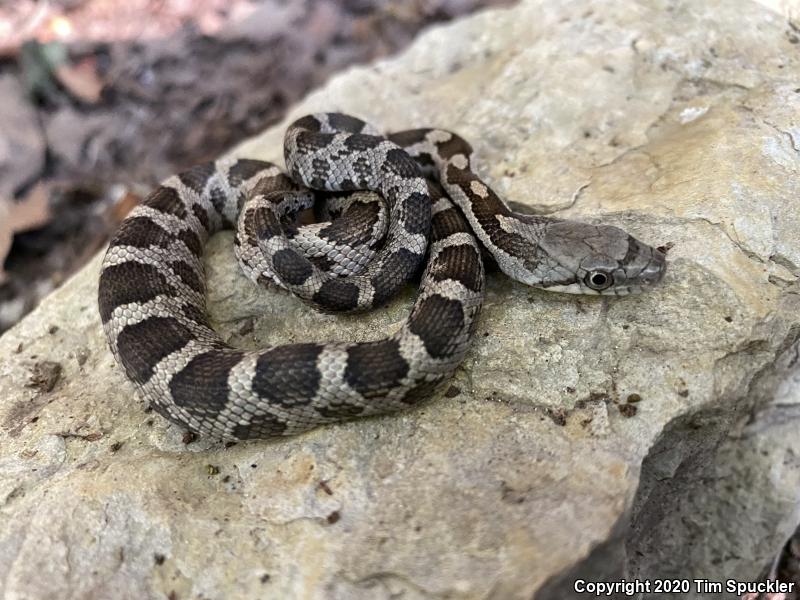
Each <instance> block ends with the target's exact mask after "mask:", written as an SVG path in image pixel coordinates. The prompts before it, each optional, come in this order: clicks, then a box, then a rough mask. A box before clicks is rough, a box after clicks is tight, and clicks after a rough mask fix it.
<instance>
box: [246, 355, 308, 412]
mask: <svg viewBox="0 0 800 600" xmlns="http://www.w3.org/2000/svg"><path fill="white" fill-rule="evenodd" d="M320 352H322V346H321V345H320V344H293V345H291V346H278V347H277V348H274V349H273V350H267V351H266V352H264V353H263V354H261V356H259V357H258V362H257V363H256V373H255V376H254V377H253V391H254V392H255V393H256V394H258V395H259V396H260V397H261V398H264V399H265V400H267V401H269V402H270V403H272V404H275V405H278V406H282V407H284V408H291V407H293V406H296V405H306V404H308V402H309V401H310V400H311V399H313V398H314V395H315V394H316V393H317V389H319V380H320V373H319V369H317V358H318V357H319V354H320Z"/></svg>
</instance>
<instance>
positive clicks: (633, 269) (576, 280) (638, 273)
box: [534, 221, 667, 296]
mask: <svg viewBox="0 0 800 600" xmlns="http://www.w3.org/2000/svg"><path fill="white" fill-rule="evenodd" d="M536 254H537V260H538V261H539V262H538V264H537V267H536V269H535V273H536V275H537V277H538V279H539V281H538V282H536V283H534V285H537V286H538V287H543V288H547V289H548V290H553V291H559V292H567V293H571V294H607V295H616V296H624V295H626V294H638V293H640V292H643V291H645V290H647V289H649V288H651V287H653V286H654V285H655V284H656V283H658V282H659V281H661V278H662V277H663V276H664V272H665V271H666V267H667V263H666V256H665V254H664V252H662V251H661V250H658V249H656V248H652V247H651V246H648V245H647V244H645V243H643V242H640V241H639V240H637V239H636V238H634V237H633V236H631V235H629V234H628V233H626V232H625V231H623V230H622V229H619V228H618V227H613V226H610V225H589V224H586V223H575V222H566V221H564V222H556V223H551V224H548V226H547V227H546V230H545V234H544V236H543V237H542V238H541V240H540V242H539V244H538V248H537V252H536Z"/></svg>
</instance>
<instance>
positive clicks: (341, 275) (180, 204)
mask: <svg viewBox="0 0 800 600" xmlns="http://www.w3.org/2000/svg"><path fill="white" fill-rule="evenodd" d="M284 148H285V149H284V153H285V159H286V165H287V168H288V171H289V173H290V174H291V177H290V176H287V175H285V174H283V173H282V172H281V171H280V170H279V169H278V167H276V166H275V165H273V164H270V163H267V162H263V161H257V160H249V159H238V160H237V159H224V160H219V161H216V162H212V163H207V164H203V165H199V166H196V167H194V168H191V169H189V170H188V171H185V172H183V173H180V174H178V175H174V176H172V177H170V178H169V179H167V180H166V181H164V182H163V183H162V184H161V186H160V187H158V188H157V189H156V190H155V191H153V192H152V194H151V195H150V196H148V197H147V198H146V199H145V200H144V201H143V203H142V204H140V205H139V206H138V207H136V208H135V209H134V210H133V211H132V212H131V213H130V214H129V215H128V217H126V219H125V220H124V221H123V222H122V224H121V225H120V227H119V229H118V230H117V231H116V233H115V234H114V235H113V237H112V239H111V241H110V245H109V248H108V251H107V253H106V255H105V259H104V261H103V265H102V270H101V275H100V284H99V309H100V315H101V318H102V321H103V327H104V329H105V333H106V336H107V338H108V342H109V345H110V347H111V350H112V352H113V354H114V356H115V358H116V360H117V361H118V363H119V364H120V365H121V366H122V368H123V369H124V371H125V374H126V375H127V377H128V378H129V379H130V380H131V381H132V382H133V383H134V384H135V386H136V387H137V388H138V390H139V391H140V393H141V395H142V396H143V397H144V398H145V399H146V400H147V401H149V402H150V404H151V405H152V406H153V408H154V409H155V410H157V411H158V412H159V413H160V414H162V415H163V416H164V417H166V418H168V419H170V420H171V421H173V422H175V423H178V424H179V425H181V426H183V427H186V428H188V429H189V430H191V431H194V432H196V433H201V434H206V435H210V436H213V437H217V438H223V439H245V438H266V437H272V436H279V435H291V434H296V433H299V432H302V431H305V430H308V429H310V428H313V427H316V426H318V425H321V424H325V423H331V422H337V421H342V420H346V419H351V418H353V417H361V416H367V415H375V414H382V413H390V412H393V411H398V410H402V409H406V408H408V407H411V406H414V405H415V404H417V403H419V402H420V401H421V400H423V399H426V398H428V397H430V396H431V395H433V394H434V393H435V392H436V391H437V389H438V388H439V387H440V385H441V384H442V383H443V382H445V381H447V380H448V378H449V377H450V376H451V375H452V373H453V372H454V370H455V369H456V367H457V366H458V365H459V363H460V362H461V360H462V358H463V357H464V355H465V353H466V351H467V349H468V347H469V344H470V338H471V336H472V333H473V331H474V329H475V324H476V320H477V318H478V314H479V312H480V309H481V304H482V301H483V292H484V266H483V259H482V251H483V250H482V248H483V249H485V250H486V251H488V252H489V253H490V254H491V255H492V256H493V257H494V259H495V261H496V262H497V264H498V265H499V267H500V269H501V270H502V271H503V272H504V273H506V274H507V275H508V276H510V277H512V278H514V279H516V280H518V281H520V282H522V283H525V284H528V285H533V286H537V287H541V288H545V289H549V290H556V291H561V292H571V293H590V294H613V295H624V294H629V293H637V292H640V291H642V290H644V289H646V288H649V287H651V286H653V285H654V284H655V283H657V282H658V281H659V280H660V279H661V278H662V275H663V273H664V270H665V265H666V263H665V257H664V254H663V253H662V252H661V251H660V250H658V249H654V248H651V247H650V246H648V245H646V244H644V243H642V242H640V241H638V240H636V239H635V238H633V237H631V236H630V235H628V234H627V233H625V232H624V231H622V230H620V229H617V228H615V227H611V226H602V225H590V224H585V223H577V222H573V221H565V220H559V219H554V218H548V217H542V216H532V215H522V214H518V213H514V212H512V211H510V210H509V209H508V207H507V206H506V205H505V204H504V203H503V202H502V201H501V200H500V199H499V198H498V197H497V195H496V194H495V193H494V192H493V191H492V189H491V188H490V187H489V186H488V185H486V183H484V182H483V181H481V179H480V178H479V177H478V176H477V175H476V174H475V173H474V172H473V171H472V169H471V165H470V160H471V157H472V149H471V148H470V146H469V144H468V143H467V142H466V141H464V140H463V139H462V138H460V137H459V136H458V135H456V134H454V133H451V132H448V131H444V130H440V129H415V130H409V131H403V132H399V133H395V134H392V135H389V136H382V135H380V134H379V133H378V131H377V130H375V129H374V128H373V127H372V126H370V125H368V124H366V123H364V122H363V121H361V120H359V119H356V118H355V117H351V116H348V115H343V114H339V113H323V114H315V115H309V116H306V117H303V118H301V119H299V120H297V121H295V122H294V123H293V124H292V125H290V126H289V128H288V129H287V132H286V136H285V147H284ZM429 177H435V178H436V179H438V183H436V182H434V181H430V180H429V179H428V178H429ZM311 190H327V191H329V192H346V191H351V190H367V192H366V193H363V192H362V195H361V196H360V197H357V198H356V199H355V200H351V201H344V202H343V204H342V205H343V206H344V208H341V206H339V207H338V208H337V207H336V205H335V204H334V209H333V210H332V211H331V212H334V213H336V212H338V213H341V217H340V219H339V220H336V221H333V222H328V223H322V224H316V225H310V226H305V227H298V226H297V225H295V224H294V220H293V219H294V216H295V215H296V213H297V211H299V210H302V209H304V208H307V207H309V206H311V205H312V204H313V202H314V195H313V193H312V191H311ZM375 193H377V195H378V196H379V197H380V198H378V197H376V196H375ZM381 198H382V200H381ZM234 226H236V227H237V234H236V238H235V244H236V254H237V257H238V259H239V261H240V263H242V266H243V268H244V271H245V273H246V274H247V275H248V276H249V277H250V278H251V279H253V280H254V281H257V282H260V283H267V282H277V283H278V284H279V285H281V286H282V287H284V288H286V289H288V290H290V291H291V292H293V293H294V294H296V295H297V296H298V297H299V298H301V299H302V300H303V301H305V302H307V303H309V304H311V305H312V306H314V307H316V308H318V309H320V310H323V311H329V312H343V311H357V310H365V309H369V308H373V307H378V306H382V305H384V304H386V303H387V301H388V300H389V299H390V298H392V297H393V296H394V295H395V294H396V293H397V292H398V291H399V290H400V289H401V288H402V287H403V286H404V285H405V284H406V282H408V281H409V280H410V279H411V278H412V277H414V276H415V275H417V274H418V273H419V271H420V269H421V268H422V267H423V265H424V271H423V273H422V278H421V283H420V285H419V291H418V295H417V297H416V300H415V301H414V304H413V307H412V309H411V313H410V315H409V316H408V318H407V320H406V321H405V322H404V323H403V325H402V327H401V328H400V329H399V330H398V331H397V332H396V333H394V334H393V335H391V336H389V337H386V338H384V339H380V340H376V341H369V342H360V343H296V344H287V345H279V346H274V347H270V348H266V349H263V350H258V351H243V350H240V349H237V348H234V347H231V346H230V345H229V344H227V343H225V342H224V341H223V340H222V339H221V338H220V337H219V335H218V334H217V333H215V331H214V330H213V329H212V327H211V326H210V324H209V321H208V317H207V315H206V308H205V276H204V271H203V263H202V254H203V247H204V244H205V242H206V240H207V239H208V238H209V236H211V235H212V234H213V233H215V232H216V231H218V230H220V229H224V228H234ZM379 234H385V236H384V237H383V239H382V240H376V236H378V235H379ZM426 257H427V258H426Z"/></svg>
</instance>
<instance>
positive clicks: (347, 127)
mask: <svg viewBox="0 0 800 600" xmlns="http://www.w3.org/2000/svg"><path fill="white" fill-rule="evenodd" d="M328 124H329V125H330V126H331V127H333V128H334V129H337V130H339V131H349V132H351V133H360V132H361V130H362V129H364V125H366V123H364V121H362V120H361V119H356V118H355V117H351V116H350V115H345V114H342V113H328ZM309 129H310V128H309Z"/></svg>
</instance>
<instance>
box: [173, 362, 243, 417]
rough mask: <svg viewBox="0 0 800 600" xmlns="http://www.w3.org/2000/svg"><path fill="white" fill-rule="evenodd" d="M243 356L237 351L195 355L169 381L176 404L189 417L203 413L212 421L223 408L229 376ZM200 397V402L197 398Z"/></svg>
mask: <svg viewBox="0 0 800 600" xmlns="http://www.w3.org/2000/svg"><path fill="white" fill-rule="evenodd" d="M243 357H244V352H240V351H239V350H210V351H208V352H204V353H203V354H198V355H197V356H195V357H194V358H193V359H192V360H190V361H189V363H188V364H187V365H186V366H185V367H183V368H182V369H181V370H180V371H178V372H177V373H175V375H174V376H173V377H172V379H171V380H170V382H169V389H170V392H172V397H173V399H174V400H175V404H176V405H178V406H181V407H187V408H189V409H191V410H190V412H191V413H192V414H194V415H195V416H197V413H202V414H203V415H205V416H209V417H211V418H214V417H216V416H217V414H218V413H219V411H220V410H222V409H223V408H225V404H226V403H227V401H228V395H229V393H230V388H229V387H228V376H229V375H230V372H231V369H232V368H233V367H234V366H235V365H237V364H238V363H239V362H240V361H241V360H242V358H243ZM200 395H202V397H203V403H202V404H198V402H197V398H198V396H200Z"/></svg>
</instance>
